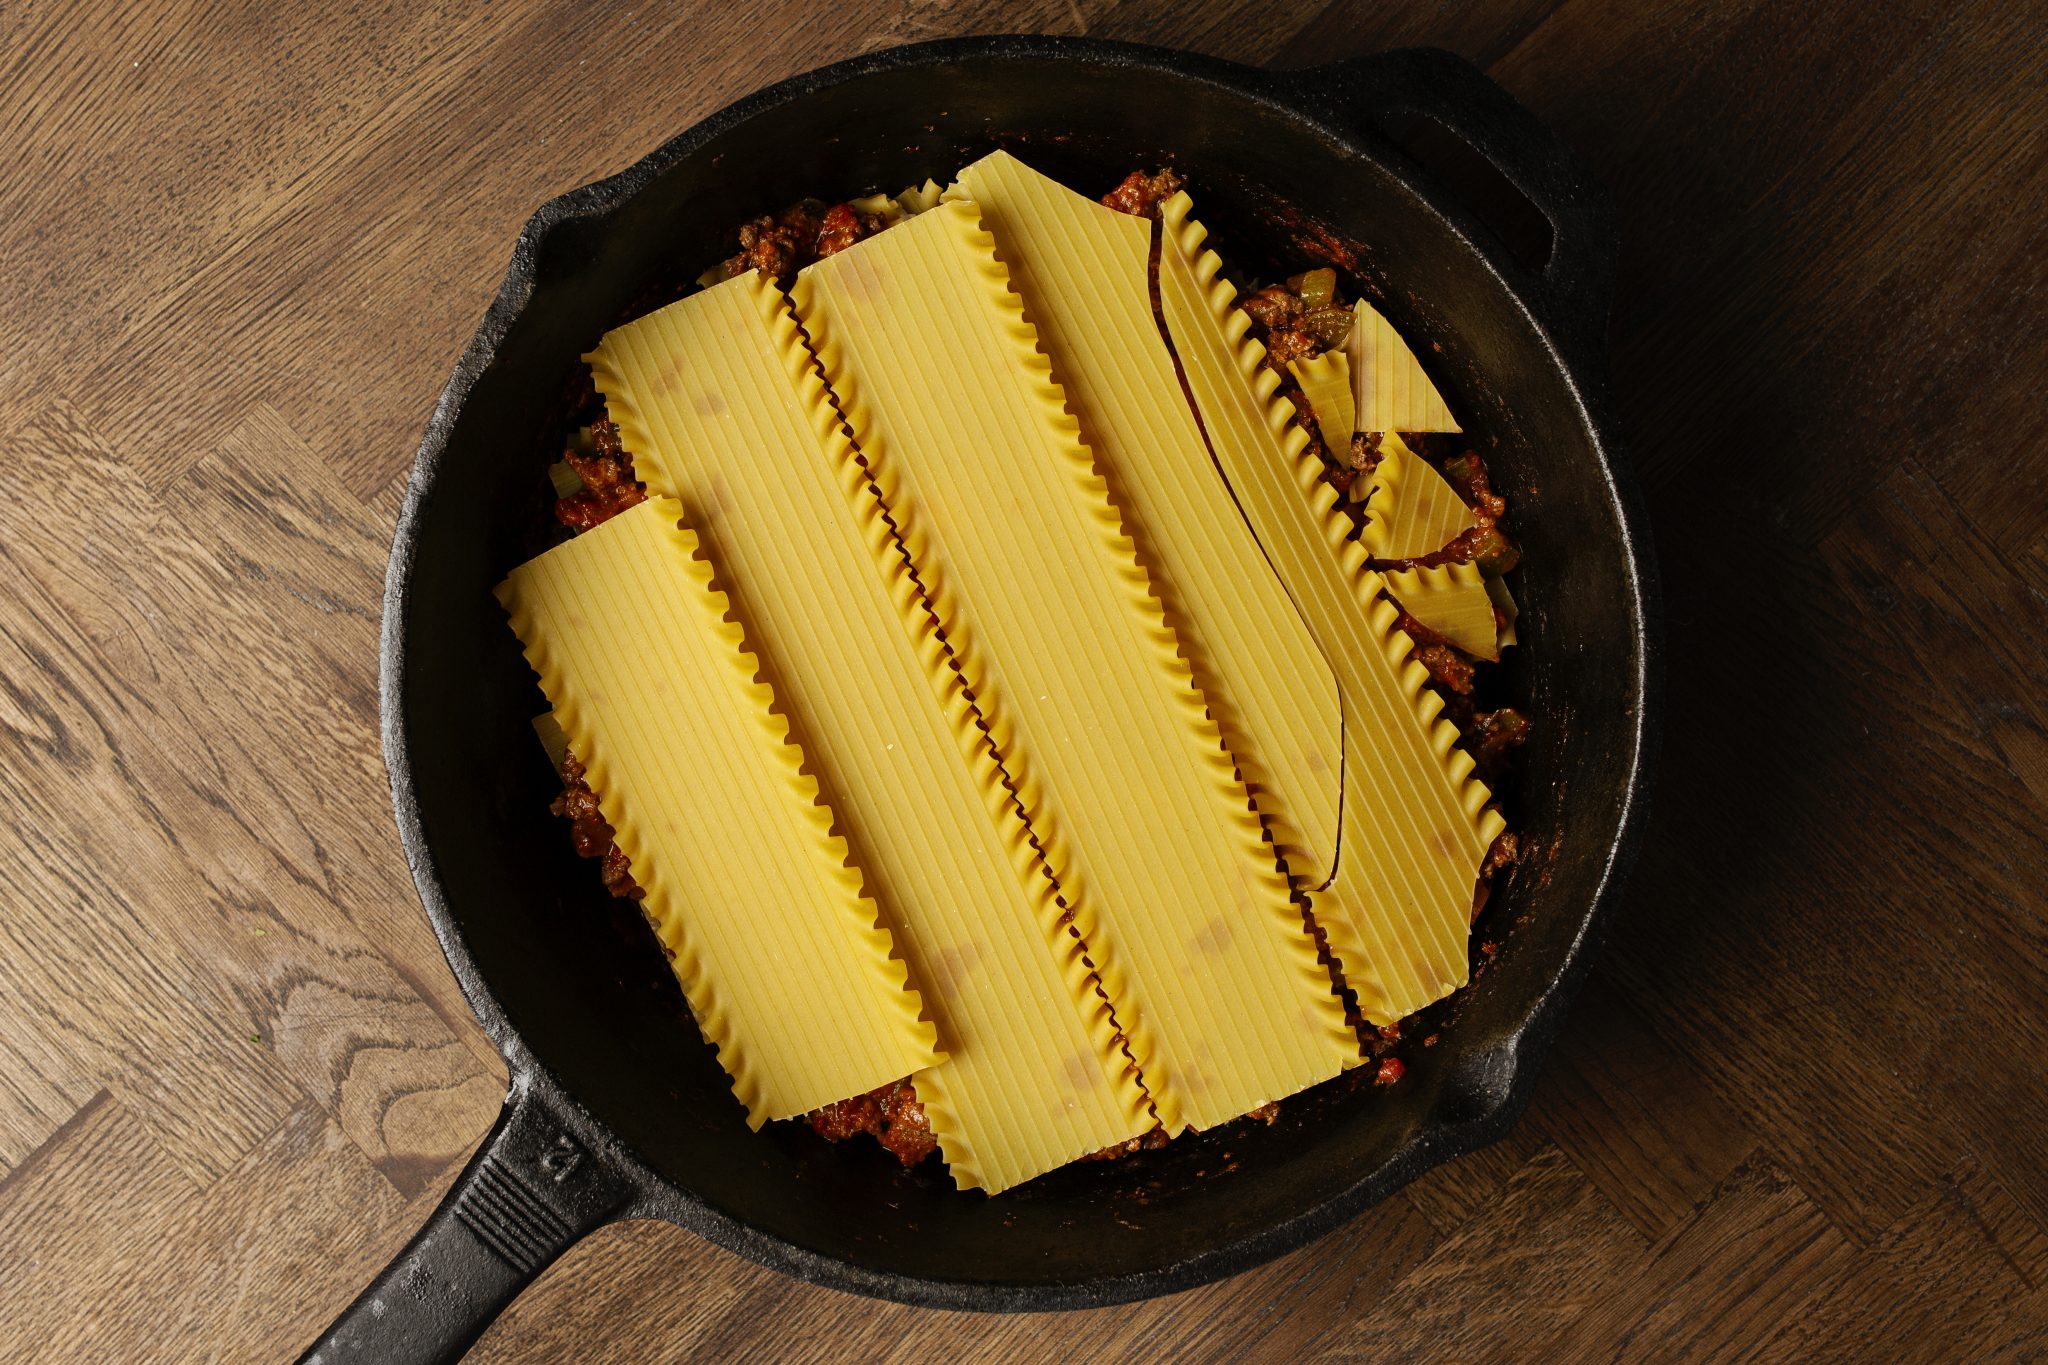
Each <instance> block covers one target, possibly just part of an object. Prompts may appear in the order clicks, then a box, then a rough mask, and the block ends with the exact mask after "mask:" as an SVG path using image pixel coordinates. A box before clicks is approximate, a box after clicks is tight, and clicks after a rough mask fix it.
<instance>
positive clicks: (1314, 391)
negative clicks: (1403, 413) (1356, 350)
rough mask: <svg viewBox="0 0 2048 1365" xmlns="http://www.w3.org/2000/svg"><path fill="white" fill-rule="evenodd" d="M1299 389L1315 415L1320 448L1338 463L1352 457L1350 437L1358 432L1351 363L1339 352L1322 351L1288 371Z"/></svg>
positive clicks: (1289, 368)
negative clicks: (1320, 434)
mask: <svg viewBox="0 0 2048 1365" xmlns="http://www.w3.org/2000/svg"><path fill="white" fill-rule="evenodd" d="M1287 370H1288V373H1290V374H1292V375H1293V376H1294V382H1295V383H1297V384H1299V385H1301V397H1302V401H1303V402H1305V403H1307V404H1308V410H1309V411H1310V412H1312V413H1314V414H1315V418H1316V430H1318V431H1320V432H1321V433H1322V434H1323V444H1324V445H1325V446H1327V447H1329V451H1330V453H1331V454H1332V455H1334V456H1336V457H1337V458H1338V459H1339V460H1343V459H1346V458H1347V457H1348V456H1349V455H1350V453H1351V433H1353V432H1354V431H1357V430H1358V429H1359V428H1358V396H1357V394H1356V393H1355V392H1354V391H1353V390H1352V387H1351V359H1350V357H1349V356H1347V355H1345V354H1344V352H1342V351H1324V352H1323V353H1322V354H1321V355H1312V356H1309V357H1308V358H1307V359H1305V360H1297V361H1295V362H1294V363H1293V364H1291V365H1289V366H1288V367H1287Z"/></svg>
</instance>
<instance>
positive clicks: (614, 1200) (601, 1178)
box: [299, 1073, 632, 1365]
mask: <svg viewBox="0 0 2048 1365" xmlns="http://www.w3.org/2000/svg"><path fill="white" fill-rule="evenodd" d="M631 1189H632V1187H631V1185H630V1184H629V1183H628V1182H627V1181H626V1180H625V1179H624V1178H623V1177H622V1176H620V1175H619V1173H618V1172H616V1171H614V1170H613V1169H611V1168H610V1167H608V1166H607V1165H605V1164H604V1163H603V1161H602V1160H601V1159H600V1158H599V1157H598V1156H597V1154H596V1153H594V1152H592V1151H590V1150H589V1149H588V1148H587V1147H585V1146H584V1144H583V1143H582V1142H580V1141H579V1140H578V1139H576V1138H575V1137H573V1136H571V1132H570V1127H569V1125H568V1124H566V1123H564V1122H563V1121H562V1119H561V1117H560V1116H559V1115H558V1114H557V1113H556V1111H555V1110H554V1108H553V1106H552V1105H551V1104H550V1103H549V1102H548V1100H547V1099H546V1098H544V1097H543V1096H541V1095H538V1094H536V1093H535V1092H534V1089H533V1086H532V1084H531V1082H530V1080H529V1078H527V1077H525V1076H522V1075H518V1074H516V1073H515V1075H514V1077H513V1082H512V1088H511V1091H510V1093H508V1094H507V1095H506V1096H505V1108H504V1110H503V1111H502V1112H501V1113H500V1114H499V1115H498V1122H497V1125H496V1126H495V1127H493V1128H492V1129H491V1133H490V1136H489V1137H487V1138H485V1139H484V1143H483V1146H482V1147H481V1148H479V1149H478V1150H477V1154H476V1155H475V1156H473V1157H471V1158H470V1161H469V1165H468V1166H466V1167H465V1168H464V1169H463V1172H462V1174H461V1175H460V1176H458V1177H457V1178H456V1181H455V1183H454V1184H453V1185H451V1186H450V1187H449V1189H448V1193H447V1195H446V1196H445V1197H444V1198H443V1199H442V1200H441V1205H440V1207H439V1208H437V1209H435V1210H434V1212H433V1213H432V1214H431V1215H429V1216H428V1218H427V1222H426V1226H424V1227H422V1228H421V1229H420V1230H419V1232H418V1233H417V1234H416V1235H415V1236H414V1237H413V1239H412V1241H411V1242H409V1243H407V1244H406V1248H405V1250H403V1251H401V1252H399V1253H398V1256H397V1257H396V1259H394V1260H393V1261H392V1262H391V1264H390V1265H388V1266H386V1267H385V1268H384V1271H383V1273H382V1274H380V1275H378V1276H377V1278H376V1280H375V1281H373V1282H372V1283H371V1285H370V1287H369V1288H368V1289H365V1290H364V1291H363V1292H362V1294H361V1295H360V1296H359V1297H358V1298H357V1299H356V1301H355V1302H354V1303H352V1304H350V1305H349V1306H348V1307H347V1308H346V1309H344V1310H343V1312H342V1314H341V1316H340V1317H338V1318H336V1319H335V1320H334V1323H333V1325H332V1326H330V1327H329V1328H328V1329H327V1330H326V1331H325V1332H324V1333H322V1334H321V1337H320V1339H319V1340H318V1341H316V1342H314V1343H313V1345H312V1346H311V1347H310V1348H308V1349H307V1351H306V1353H305V1354H304V1355H303V1356H301V1357H300V1358H299V1360H300V1365H347V1363H350V1362H358V1361H361V1362H370V1361H375V1362H389V1363H390V1365H438V1362H443V1361H455V1360H459V1359H460V1358H461V1357H462V1354H463V1352H465V1351H467V1350H468V1349H469V1348H470V1346H471V1345H472V1344H474V1343H475V1341H476V1339H477V1338H478V1337H479V1336H482V1335H483V1331H484V1329H485V1328H486V1327H488V1326H490V1325H491V1321H492V1320H493V1319H494V1318H496V1317H497V1316H498V1314H499V1313H500V1312H502V1311H504V1308H505V1306H506V1305H507V1304H509V1303H511V1302H512V1300H513V1298H514V1296H516V1295H517V1294H518V1293H519V1291H520V1290H522V1289H524V1288H525V1287H526V1286H527V1285H529V1284H531V1283H532V1282H533V1279H534V1277H535V1276H537V1275H539V1274H540V1272H541V1271H543V1270H545V1269H546V1268H547V1267H548V1266H549V1264H551V1263H552V1262H553V1261H554V1259H555V1258H556V1257H557V1256H560V1255H561V1254H562V1253H563V1252H564V1251H566V1250H568V1249H569V1247H570V1246H572V1245H574V1244H575V1243H576V1242H577V1241H578V1240H579V1239H580V1238H582V1237H583V1236H584V1234H586V1233H588V1232H590V1231H592V1230H593V1229H595V1228H597V1227H599V1226H601V1225H603V1224H604V1223H607V1222H609V1221H611V1219H612V1218H613V1217H615V1216H616V1215H617V1213H618V1211H619V1210H620V1208H621V1207H623V1206H624V1204H625V1202H626V1199H627V1197H628V1196H629V1195H630V1194H631Z"/></svg>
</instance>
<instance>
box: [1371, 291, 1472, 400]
mask: <svg viewBox="0 0 2048 1365" xmlns="http://www.w3.org/2000/svg"><path fill="white" fill-rule="evenodd" d="M1344 349H1345V351H1346V352H1347V353H1348V354H1349V355H1350V357H1351V383H1352V387H1353V389H1354V390H1355V392H1356V395H1357V401H1358V429H1359V430H1360V431H1462V430H1464V428H1463V427H1460V426H1459V425H1458V419H1457V418H1455V417H1453V416H1451V410H1450V407H1449V406H1448V405H1447V404H1445V402H1444V400H1443V395H1441V394H1439V393H1438V392H1437V391H1436V385H1435V384H1433V383H1431V382H1430V378H1429V375H1428V374H1427V373H1426V372H1425V371H1424V370H1423V368H1422V362H1421V361H1419V360H1417V359H1416V358H1415V352H1413V351H1411V350H1409V349H1408V343H1407V342H1406V341H1403V340H1402V339H1401V334H1400V333H1399V332H1397V331H1395V330H1394V327H1393V324H1392V323H1390V322H1388V321H1387V320H1386V319H1385V318H1383V317H1381V316H1380V315H1379V311H1378V310H1377V309H1375V308H1374V307H1373V306H1372V305H1371V304H1369V303H1367V302H1366V301H1365V300H1364V299H1360V300H1359V301H1358V304H1357V307H1356V308H1355V310H1354V311H1353V313H1352V318H1351V336H1350V338H1349V339H1348V340H1347V341H1346V342H1345V345H1344Z"/></svg>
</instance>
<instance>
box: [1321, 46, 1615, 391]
mask: <svg viewBox="0 0 2048 1365" xmlns="http://www.w3.org/2000/svg"><path fill="white" fill-rule="evenodd" d="M1295 74H1296V75H1297V77H1298V78H1299V79H1300V80H1301V81H1302V83H1303V85H1302V89H1303V90H1304V93H1306V94H1307V95H1308V97H1309V98H1310V99H1311V100H1314V101H1316V102H1318V103H1320V104H1322V105H1323V106H1324V107H1325V108H1327V109H1329V110H1331V112H1333V113H1334V114H1336V115H1337V117H1338V119H1339V121H1340V122H1343V123H1346V124H1349V125H1351V126H1353V127H1357V126H1359V125H1360V124H1363V125H1364V126H1365V127H1366V128H1367V129H1369V130H1371V131H1373V132H1377V133H1378V134H1380V135H1381V136H1382V137H1386V138H1387V139H1388V140H1389V141H1394V142H1396V143H1399V142H1400V141H1401V140H1402V139H1401V138H1400V136H1399V133H1398V130H1399V129H1400V127H1401V126H1402V125H1403V124H1404V123H1406V122H1408V121H1409V120H1411V119H1413V118H1415V117H1418V116H1419V117H1421V118H1423V119H1426V120H1428V121H1430V122H1432V123H1435V124H1436V125H1438V126H1439V127H1441V128H1442V129H1444V130H1445V131H1447V132H1449V133H1450V134H1451V135H1452V136H1453V137H1455V138H1456V139H1457V140H1458V141H1460V142H1462V143H1464V144H1465V145H1466V146H1467V147H1469V148H1470V149H1471V150H1472V151H1473V152H1474V153H1476V154H1477V155H1478V156H1479V157H1481V158H1482V159H1483V160H1484V161H1485V162H1486V163H1487V164H1488V165H1490V166H1491V167H1492V168H1493V170H1494V171H1495V172H1496V173H1498V174H1499V175H1500V177H1501V178H1502V179H1504V180H1506V182H1507V183H1508V185H1509V186H1510V187H1512V189H1513V190H1514V191H1515V192H1517V193H1519V194H1520V195H1521V197H1522V198H1523V199H1524V200H1526V201H1527V202H1528V204H1529V205H1530V206H1531V207H1532V208H1534V209H1535V211H1536V212H1537V213H1538V214H1540V215H1541V216H1542V217H1543V219H1544V220H1545V222H1547V223H1548V224H1549V227H1550V233H1551V245H1550V254H1549V258H1548V259H1547V260H1546V261H1544V262H1543V263H1542V264H1541V265H1540V266H1530V265H1526V264H1524V263H1523V262H1522V261H1520V260H1518V259H1517V258H1516V257H1515V255H1514V253H1513V252H1512V251H1510V250H1509V249H1508V248H1507V246H1506V245H1505V244H1504V243H1503V242H1502V241H1501V240H1500V238H1499V237H1498V236H1497V235H1496V234H1495V233H1493V232H1491V231H1479V232H1471V231H1469V230H1468V231H1467V236H1469V237H1470V238H1471V239H1472V240H1473V242H1474V243H1475V244H1477V245H1478V246H1479V248H1480V249H1481V250H1482V251H1484V252H1485V253H1486V256H1487V258H1488V260H1490V261H1491V262H1492V263H1493V266H1494V268H1495V269H1496V270H1497V271H1499V272H1500V275H1501V277H1502V278H1503V279H1505V280H1506V281H1507V282H1508V284H1509V286H1510V287H1511V288H1513V289H1514V290H1515V292H1516V293H1517V294H1518V295H1520V297H1521V299H1522V302H1523V303H1524V304H1525V305H1526V306H1527V307H1528V309H1529V311H1530V313H1531V314H1532V315H1533V316H1534V317H1535V318H1536V321H1537V322H1538V323H1540V324H1541V325H1542V326H1543V328H1544V330H1545V331H1546V332H1548V333H1549V334H1550V335H1551V337H1552V339H1553V340H1555V341H1557V342H1558V343H1559V344H1560V345H1561V346H1563V347H1564V348H1566V349H1567V350H1568V353H1569V358H1570V359H1571V360H1573V361H1574V362H1575V363H1576V364H1577V365H1579V366H1584V367H1590V368H1593V370H1594V372H1595V373H1604V368H1605V366H1604V361H1605V355H1606V349H1607V348H1606V336H1607V318H1608V313H1609V311H1610V309H1611V308H1612V306H1613V302H1614V261H1615V255H1616V251H1617V247H1618V244H1619V241H1620V233H1619V230H1618V228H1617V225H1616V221H1615V215H1614V201H1613V198H1612V196H1611V195H1609V194H1608V192H1607V188H1606V186H1604V185H1602V184H1601V183H1600V182H1599V181H1598V180H1596V179H1595V178H1594V177H1593V175H1592V173H1591V172H1589V171H1588V170H1587V169H1586V167H1585V166H1584V164H1583V163H1582V162H1580V160H1579V159H1578V156H1577V155H1576V154H1575V153H1574V152H1573V151H1572V150H1571V149H1570V148H1569V147H1567V146H1566V145H1565V144H1564V142H1563V141H1562V140H1561V139H1560V138H1559V137H1558V136H1557V134H1555V133H1553V132H1551V131H1550V129H1549V128H1547V127H1546V126H1544V124H1543V123H1542V121H1541V120H1539V119H1538V118H1537V117H1536V116H1535V115H1534V114H1532V113H1530V112H1529V111H1528V110H1527V109H1525V108H1523V107H1522V106H1521V105H1520V104H1518V103H1516V102H1515V99H1514V97H1513V96H1511V95H1509V94H1508V92H1507V91H1505V90H1503V89H1501V87H1500V86H1498V85H1496V84H1495V83H1494V82H1493V80H1492V79H1491V78H1489V77H1488V76H1487V75H1486V73H1485V72H1483V71H1481V70H1480V69H1479V68H1478V67H1476V66H1474V65H1472V63H1470V62H1468V61H1466V60H1465V59H1464V58H1462V57H1459V56H1456V55H1454V54H1452V53H1449V52H1444V51H1440V50H1438V49H1436V48H1408V49H1404V50H1401V51H1397V52H1381V53H1376V54H1374V55H1372V56H1368V57H1356V58H1352V59H1350V60H1348V61H1341V62H1333V63H1331V64H1330V65H1328V66H1319V67H1312V68H1310V69H1308V70H1306V71H1302V72H1298V73H1295ZM1427 169H1428V168H1427V167H1425V171H1427ZM1432 178H1433V179H1434V177H1432ZM1450 197H1451V198H1452V199H1453V200H1454V203H1453V205H1452V207H1453V218H1454V221H1455V220H1457V219H1459V218H1469V217H1470V215H1469V214H1468V213H1465V212H1463V211H1462V210H1464V209H1469V208H1470V207H1471V206H1470V205H1458V204H1456V203H1455V199H1456V197H1455V196H1450ZM1460 226H1461V227H1468V226H1469V224H1466V223H1461V224H1460Z"/></svg>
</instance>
